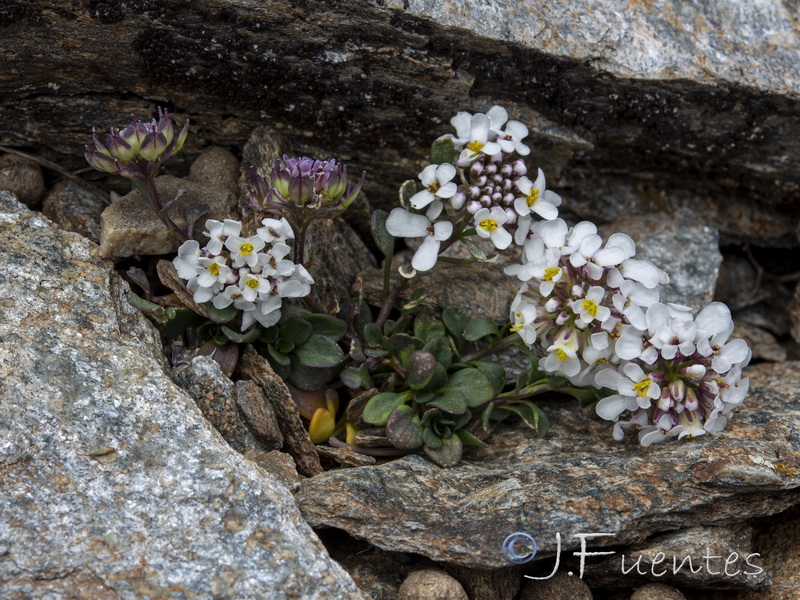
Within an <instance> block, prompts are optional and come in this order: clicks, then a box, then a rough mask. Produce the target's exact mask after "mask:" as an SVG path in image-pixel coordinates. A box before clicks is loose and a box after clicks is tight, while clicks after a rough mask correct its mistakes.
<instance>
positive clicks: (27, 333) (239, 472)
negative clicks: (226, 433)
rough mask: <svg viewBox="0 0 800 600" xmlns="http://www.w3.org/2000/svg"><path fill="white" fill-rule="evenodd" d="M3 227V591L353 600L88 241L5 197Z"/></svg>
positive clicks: (9, 594) (336, 570)
mask: <svg viewBox="0 0 800 600" xmlns="http://www.w3.org/2000/svg"><path fill="white" fill-rule="evenodd" d="M0 235H2V238H3V243H4V252H3V253H2V255H0V263H2V264H0V338H2V339H3V342H4V343H3V345H2V346H0V473H1V474H2V493H0V546H1V547H2V549H0V596H2V597H3V598H45V597H56V596H60V597H73V598H101V599H105V598H119V597H125V598H145V597H148V598H149V597H156V596H158V597H162V598H177V597H181V598H210V597H215V598H264V597H277V596H276V591H277V590H279V592H278V594H279V595H280V596H281V597H293V598H331V599H333V598H336V599H339V598H354V599H355V598H362V597H363V596H362V594H361V593H360V592H359V591H358V590H357V589H356V587H355V585H354V584H353V582H352V580H351V579H350V578H349V577H348V576H347V575H346V573H345V572H344V571H343V570H342V569H341V568H340V567H339V566H338V565H337V564H336V563H334V562H333V561H332V560H331V559H330V558H329V556H328V555H327V553H326V551H325V549H324V548H323V547H322V545H321V544H320V542H319V540H318V538H317V537H316V536H315V535H314V534H313V532H312V531H311V530H310V528H309V527H308V526H307V525H306V524H305V523H304V522H303V520H302V518H301V517H300V515H299V513H297V511H296V510H295V506H294V502H293V500H292V497H291V495H290V494H289V493H288V492H287V490H286V489H285V487H284V486H283V485H282V484H281V483H279V482H278V481H277V480H276V479H274V478H273V477H271V476H269V475H267V474H266V473H265V472H264V471H262V470H261V469H259V468H258V467H256V466H255V465H254V464H253V463H252V462H251V461H248V460H247V459H245V458H244V457H243V456H241V455H239V454H238V453H236V452H235V451H233V450H232V449H231V448H230V447H229V446H228V445H227V444H226V443H224V442H223V440H222V439H221V438H220V436H219V435H218V434H217V433H216V432H214V430H213V429H212V428H211V427H210V425H209V424H208V423H207V422H206V420H205V419H204V418H203V416H202V414H201V413H200V411H199V410H198V409H197V407H196V405H195V403H194V401H193V400H192V399H191V398H190V397H189V396H188V395H187V394H186V393H185V392H183V391H182V390H181V389H180V388H179V387H177V386H176V385H175V384H174V383H173V382H172V381H171V379H170V377H169V376H168V375H167V373H166V372H165V367H166V365H165V361H164V359H163V356H162V354H161V349H160V339H159V336H158V334H157V332H156V330H155V329H154V328H153V327H152V326H151V325H150V324H149V322H148V321H147V320H146V319H145V318H144V317H143V316H142V315H141V313H139V312H138V311H137V310H136V309H135V308H134V307H133V306H131V305H130V304H129V303H128V302H127V300H126V295H127V294H128V291H129V289H128V286H127V284H125V283H124V282H123V281H122V280H121V279H120V278H119V277H118V276H117V275H116V274H115V273H114V272H113V271H112V270H110V268H109V266H108V264H107V261H103V260H102V259H101V257H100V256H99V255H98V251H97V246H96V245H94V244H92V243H91V242H89V241H88V240H86V239H85V238H83V237H81V236H79V235H77V234H74V233H68V232H64V231H62V230H59V229H57V228H55V227H53V226H52V225H51V224H50V223H49V222H48V221H45V220H44V219H42V218H41V217H40V216H39V215H37V214H35V213H31V212H29V211H27V210H26V209H25V208H24V207H23V206H22V205H20V204H19V203H17V202H14V201H13V199H12V198H11V197H10V196H9V195H8V194H0Z"/></svg>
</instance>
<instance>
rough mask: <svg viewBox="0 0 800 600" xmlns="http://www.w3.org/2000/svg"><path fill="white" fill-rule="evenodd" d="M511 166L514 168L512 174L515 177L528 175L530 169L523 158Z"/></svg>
mask: <svg viewBox="0 0 800 600" xmlns="http://www.w3.org/2000/svg"><path fill="white" fill-rule="evenodd" d="M511 166H512V168H513V171H512V173H513V175H514V177H522V176H523V175H527V174H528V167H527V166H526V165H525V161H524V160H522V159H521V158H520V159H518V160H515V161H514V162H513V163H511Z"/></svg>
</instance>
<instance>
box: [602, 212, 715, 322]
mask: <svg viewBox="0 0 800 600" xmlns="http://www.w3.org/2000/svg"><path fill="white" fill-rule="evenodd" d="M601 231H602V232H603V233H604V234H605V235H604V237H606V238H607V237H608V235H610V234H612V233H617V232H618V233H625V234H627V235H629V236H630V237H631V238H633V241H634V242H636V258H638V259H641V260H649V261H650V262H652V263H653V264H655V265H656V266H657V267H658V268H659V269H661V270H663V271H666V273H667V274H668V275H669V283H668V284H667V285H665V286H663V287H662V288H661V301H662V302H673V303H675V304H683V305H686V306H691V307H692V308H694V309H696V310H700V309H702V308H703V307H704V306H705V305H707V304H708V303H709V302H711V300H712V299H713V297H714V290H715V288H716V285H717V275H718V274H719V267H720V264H721V263H722V255H721V254H720V252H719V233H718V232H717V230H716V229H714V228H713V227H709V226H707V225H703V224H702V223H699V222H698V219H697V215H696V214H693V213H690V212H688V211H687V212H681V213H678V214H675V215H671V216H670V217H668V218H665V216H664V215H649V216H636V217H621V218H619V219H617V220H616V221H614V223H612V224H611V225H608V226H604V227H603V228H602V229H601Z"/></svg>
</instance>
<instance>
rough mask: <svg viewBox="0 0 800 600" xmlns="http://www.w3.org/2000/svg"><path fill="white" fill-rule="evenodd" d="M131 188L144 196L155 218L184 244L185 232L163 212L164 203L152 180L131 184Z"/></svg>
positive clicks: (186, 237) (187, 237)
mask: <svg viewBox="0 0 800 600" xmlns="http://www.w3.org/2000/svg"><path fill="white" fill-rule="evenodd" d="M133 187H134V188H136V190H137V191H138V192H139V193H140V194H141V195H142V196H144V197H145V198H146V199H147V200H149V201H150V205H151V206H152V207H153V210H154V211H155V213H156V216H157V217H158V218H159V219H160V220H161V222H162V223H164V225H166V226H167V228H168V229H169V230H170V231H171V232H172V233H174V234H175V237H177V238H178V239H179V240H180V241H181V242H185V241H186V240H188V239H189V236H188V235H186V232H185V231H184V230H183V229H181V228H180V227H178V225H177V224H176V223H175V221H173V220H172V219H171V218H170V217H169V215H168V214H166V213H165V212H163V211H164V203H163V202H162V201H161V194H160V193H159V192H158V188H157V187H156V182H155V180H154V179H152V178H148V179H145V180H144V184H143V185H142V184H139V183H138V182H136V181H134V182H133Z"/></svg>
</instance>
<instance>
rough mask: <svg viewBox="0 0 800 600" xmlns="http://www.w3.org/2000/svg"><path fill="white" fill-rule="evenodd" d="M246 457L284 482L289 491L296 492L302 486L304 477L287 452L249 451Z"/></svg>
mask: <svg viewBox="0 0 800 600" xmlns="http://www.w3.org/2000/svg"><path fill="white" fill-rule="evenodd" d="M244 455H245V457H247V458H248V459H250V460H252V461H253V462H254V463H256V464H257V465H258V466H259V467H261V468H262V469H264V470H265V471H266V472H267V473H269V474H270V475H272V476H273V477H275V478H276V479H277V480H278V481H280V482H282V483H283V484H284V485H285V486H286V487H287V488H288V489H289V491H292V492H294V491H296V490H297V488H298V487H299V486H300V481H301V480H302V479H303V476H302V475H300V474H299V473H298V472H297V466H296V465H295V464H294V459H293V458H292V457H291V456H289V455H288V454H286V453H285V452H280V451H279V450H271V451H269V452H265V451H264V450H248V451H247V452H245V454H244Z"/></svg>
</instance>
